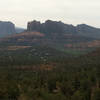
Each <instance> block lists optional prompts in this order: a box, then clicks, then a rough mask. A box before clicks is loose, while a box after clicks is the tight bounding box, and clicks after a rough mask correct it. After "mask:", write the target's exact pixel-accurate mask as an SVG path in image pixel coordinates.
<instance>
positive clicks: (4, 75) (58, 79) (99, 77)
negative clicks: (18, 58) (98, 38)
mask: <svg viewBox="0 0 100 100" xmlns="http://www.w3.org/2000/svg"><path fill="white" fill-rule="evenodd" d="M52 63H53V62H51V63H46V64H44V66H46V65H49V64H50V65H52V66H53V69H52V70H44V69H38V70H35V69H34V70H32V69H31V68H30V70H24V69H23V70H22V69H21V70H20V69H17V67H16V66H14V65H12V66H8V67H7V66H5V67H4V66H1V67H0V99H2V100H3V99H4V100H55V99H57V100H100V64H99V57H94V56H93V57H90V56H84V57H80V58H77V59H69V60H66V61H62V60H61V62H56V63H55V64H52ZM24 66H25V65H23V66H22V65H21V66H19V67H20V68H21V67H24ZM34 66H35V67H40V68H41V64H38V66H37V65H35V64H34ZM42 66H43V64H42ZM27 67H30V66H27Z"/></svg>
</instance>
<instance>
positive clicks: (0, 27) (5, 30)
mask: <svg viewBox="0 0 100 100" xmlns="http://www.w3.org/2000/svg"><path fill="white" fill-rule="evenodd" d="M14 33H16V31H15V25H14V24H13V23H11V22H3V21H0V37H4V36H7V35H10V34H14Z"/></svg>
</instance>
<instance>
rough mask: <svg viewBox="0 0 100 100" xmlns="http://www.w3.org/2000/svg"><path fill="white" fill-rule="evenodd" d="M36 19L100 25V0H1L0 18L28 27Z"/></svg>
mask: <svg viewBox="0 0 100 100" xmlns="http://www.w3.org/2000/svg"><path fill="white" fill-rule="evenodd" d="M34 19H36V20H40V21H42V22H44V21H45V20H47V19H51V20H57V21H58V20H60V21H63V22H64V23H68V24H74V25H76V24H80V23H86V24H89V25H93V26H96V27H100V0H0V20H2V21H12V22H13V23H15V24H16V26H19V27H26V26H27V22H28V21H31V20H34Z"/></svg>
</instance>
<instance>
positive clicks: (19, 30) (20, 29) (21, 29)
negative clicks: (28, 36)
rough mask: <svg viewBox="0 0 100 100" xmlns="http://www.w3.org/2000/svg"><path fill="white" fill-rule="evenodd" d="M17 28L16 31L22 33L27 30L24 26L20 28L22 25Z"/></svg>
mask: <svg viewBox="0 0 100 100" xmlns="http://www.w3.org/2000/svg"><path fill="white" fill-rule="evenodd" d="M15 30H16V33H21V32H24V31H25V29H24V28H20V27H15Z"/></svg>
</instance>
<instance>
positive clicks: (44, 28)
mask: <svg viewBox="0 0 100 100" xmlns="http://www.w3.org/2000/svg"><path fill="white" fill-rule="evenodd" d="M27 31H38V32H43V33H48V34H49V33H58V34H62V33H68V34H69V33H75V32H76V28H75V27H74V26H73V25H68V24H64V23H62V22H60V21H59V22H57V21H51V20H47V21H46V22H45V23H40V22H39V21H32V22H29V23H28V26H27Z"/></svg>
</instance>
